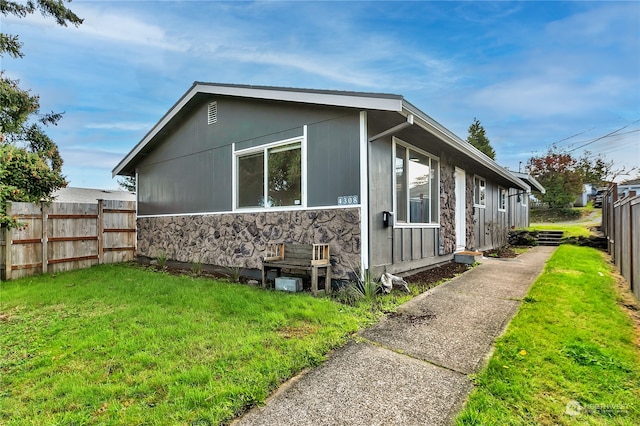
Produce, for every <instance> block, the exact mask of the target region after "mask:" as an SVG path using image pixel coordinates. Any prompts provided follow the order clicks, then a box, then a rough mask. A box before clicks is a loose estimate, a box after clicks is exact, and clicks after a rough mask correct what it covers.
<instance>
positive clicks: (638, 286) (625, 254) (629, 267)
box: [602, 185, 640, 299]
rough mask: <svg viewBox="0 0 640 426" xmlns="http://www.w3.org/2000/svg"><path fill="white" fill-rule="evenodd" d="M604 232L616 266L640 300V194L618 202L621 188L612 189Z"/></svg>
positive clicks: (606, 203)
mask: <svg viewBox="0 0 640 426" xmlns="http://www.w3.org/2000/svg"><path fill="white" fill-rule="evenodd" d="M602 231H603V232H604V234H605V236H606V237H607V241H608V251H609V254H610V255H611V256H612V258H613V261H614V263H615V264H616V267H617V268H618V270H619V271H620V273H621V274H622V276H623V277H624V278H625V279H626V280H627V282H629V285H630V286H631V291H632V292H633V293H634V294H635V296H636V297H637V298H638V299H640V195H638V196H632V197H626V198H623V199H621V200H618V187H617V185H612V186H611V187H609V189H608V190H607V192H606V193H605V194H604V196H603V199H602Z"/></svg>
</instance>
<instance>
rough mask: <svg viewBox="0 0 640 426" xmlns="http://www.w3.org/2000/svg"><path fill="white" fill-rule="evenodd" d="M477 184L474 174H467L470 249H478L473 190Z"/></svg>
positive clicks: (468, 245)
mask: <svg viewBox="0 0 640 426" xmlns="http://www.w3.org/2000/svg"><path fill="white" fill-rule="evenodd" d="M474 184H475V182H474V179H473V175H470V174H467V182H466V189H467V193H466V194H465V197H466V199H467V218H466V222H465V223H466V225H467V235H466V237H467V239H466V242H467V247H466V248H467V249H469V250H475V249H476V220H475V217H474V211H473V209H474V207H473V191H474V187H473V185H474Z"/></svg>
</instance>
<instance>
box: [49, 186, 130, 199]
mask: <svg viewBox="0 0 640 426" xmlns="http://www.w3.org/2000/svg"><path fill="white" fill-rule="evenodd" d="M52 196H53V198H54V200H55V201H58V202H61V203H97V202H98V200H119V201H135V200H136V194H134V193H132V192H127V191H118V190H115V191H111V190H105V189H93V188H69V187H67V188H60V189H58V190H56V191H54V193H53V194H52Z"/></svg>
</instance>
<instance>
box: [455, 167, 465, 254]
mask: <svg viewBox="0 0 640 426" xmlns="http://www.w3.org/2000/svg"><path fill="white" fill-rule="evenodd" d="M466 189H467V188H466V184H465V173H464V170H462V169H459V168H457V167H456V191H455V194H456V251H463V250H464V249H465V247H466V245H467V240H466V234H467V224H466V220H465V218H466V214H465V210H466V204H467V203H466V199H465V196H466V192H467V191H466Z"/></svg>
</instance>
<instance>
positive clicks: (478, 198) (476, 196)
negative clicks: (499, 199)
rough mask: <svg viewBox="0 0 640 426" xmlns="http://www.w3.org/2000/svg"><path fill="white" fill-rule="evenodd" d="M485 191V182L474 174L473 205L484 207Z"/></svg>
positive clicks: (485, 202) (485, 200)
mask: <svg viewBox="0 0 640 426" xmlns="http://www.w3.org/2000/svg"><path fill="white" fill-rule="evenodd" d="M486 191H487V182H486V181H485V180H484V179H483V178H481V177H479V176H476V177H474V178H473V205H474V206H476V207H482V208H484V207H486V205H487V198H486Z"/></svg>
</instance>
